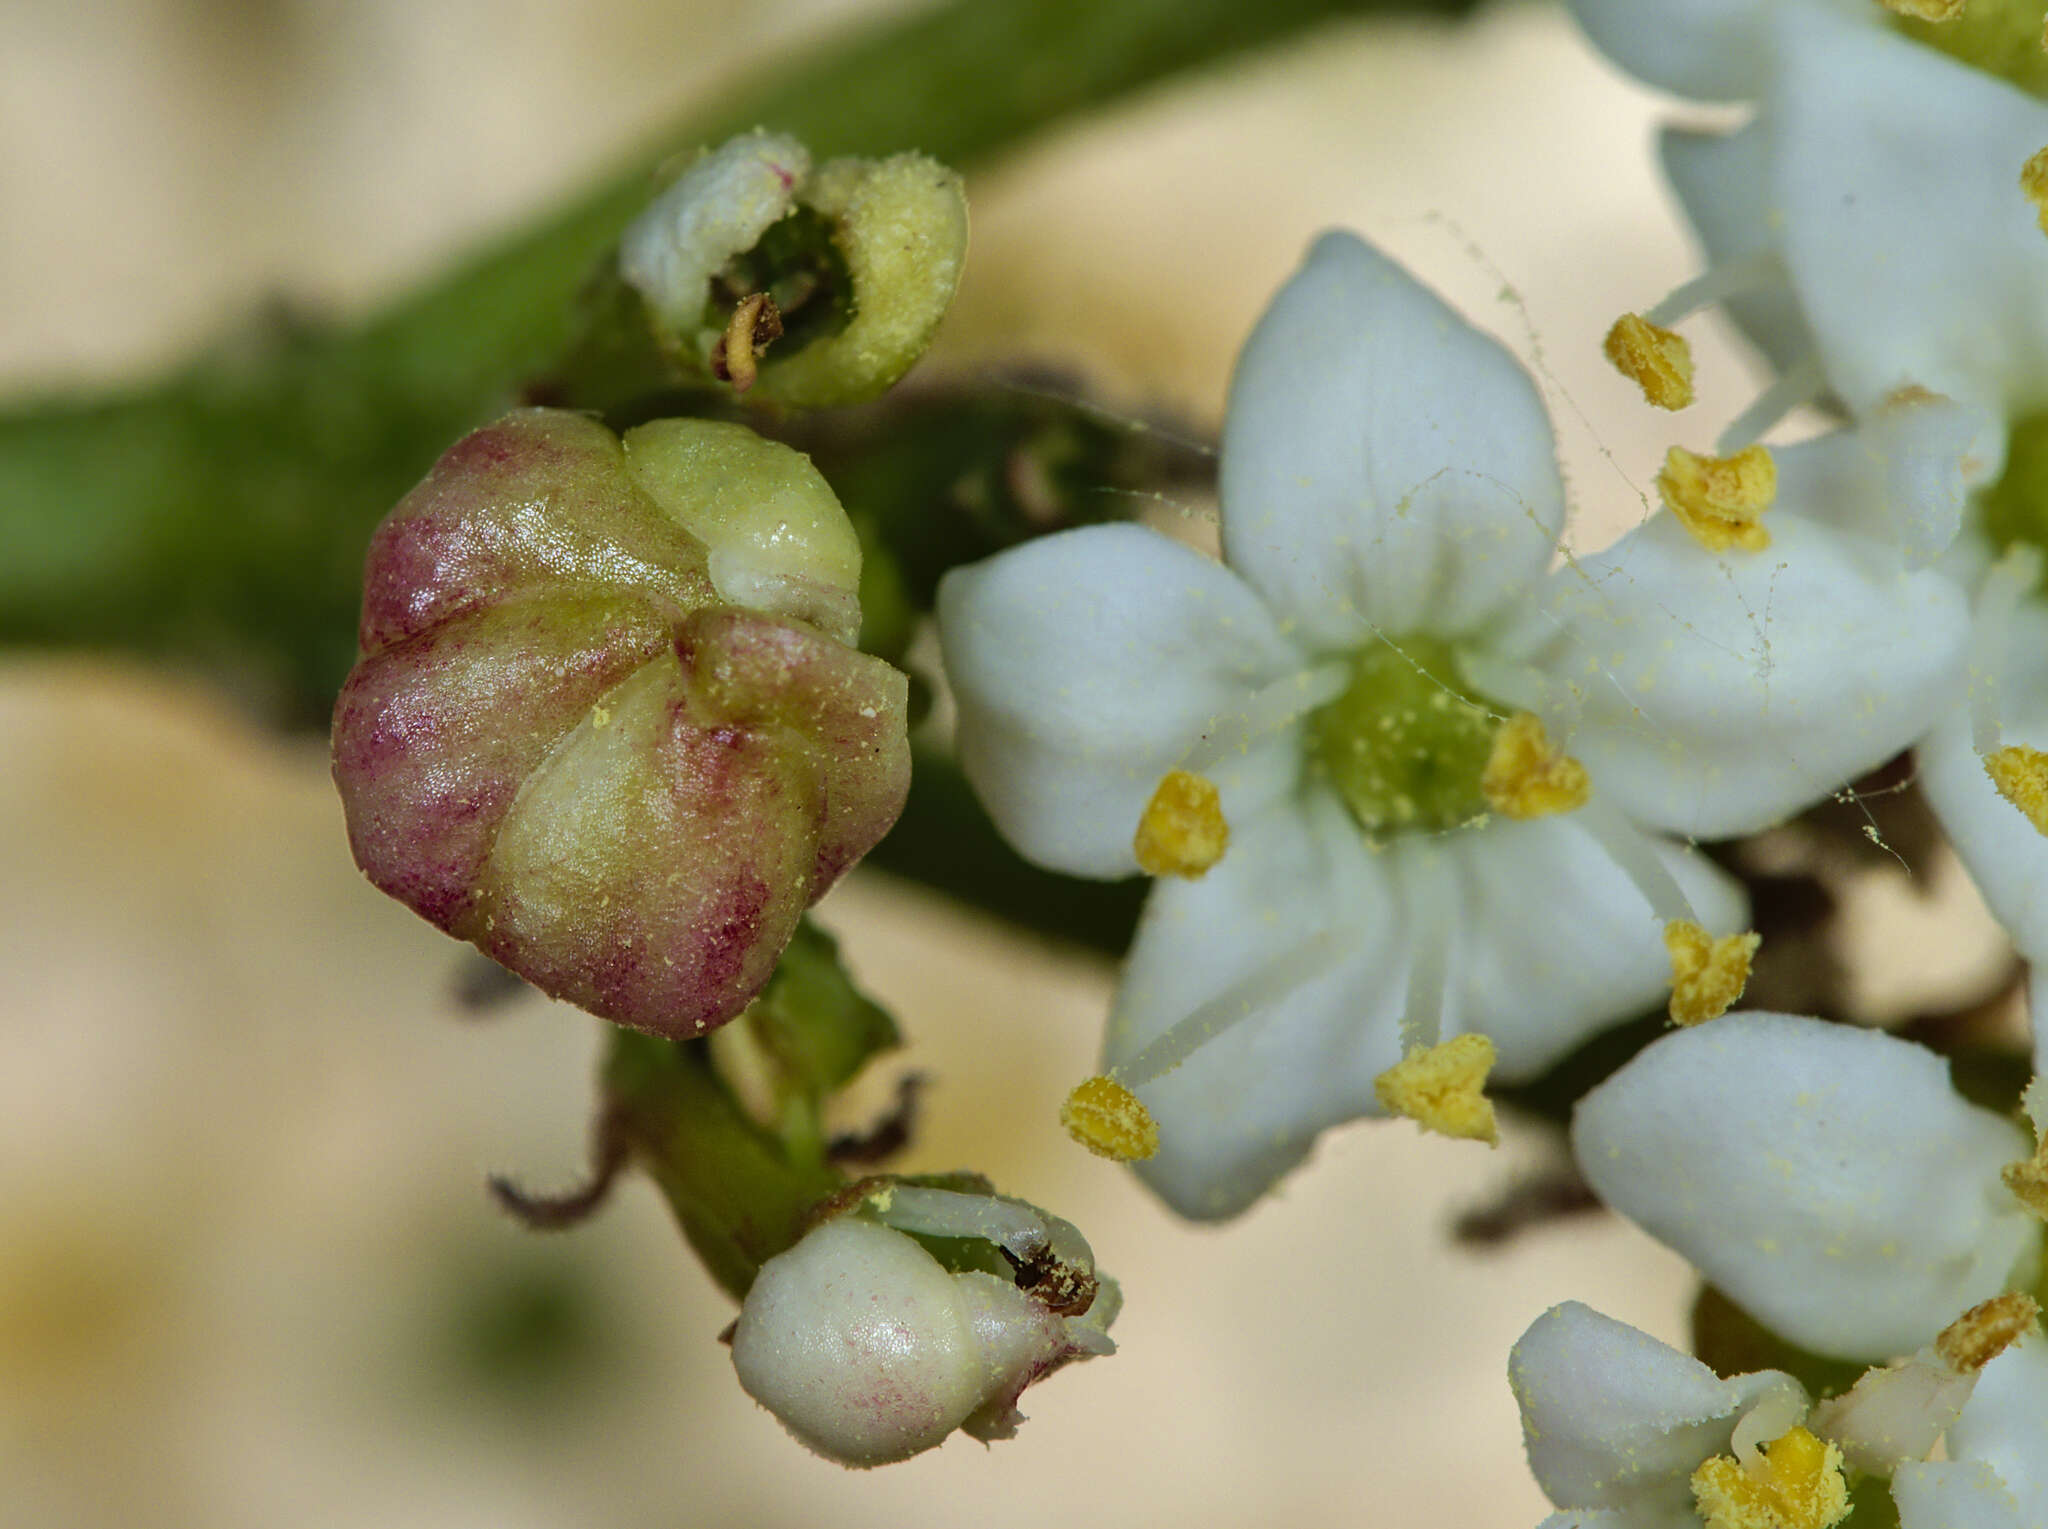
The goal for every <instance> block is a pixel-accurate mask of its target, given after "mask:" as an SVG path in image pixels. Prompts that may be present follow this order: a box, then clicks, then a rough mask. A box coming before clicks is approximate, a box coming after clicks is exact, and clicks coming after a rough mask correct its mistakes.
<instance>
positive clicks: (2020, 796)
mask: <svg viewBox="0 0 2048 1529" xmlns="http://www.w3.org/2000/svg"><path fill="white" fill-rule="evenodd" d="M1984 773H1985V774H1986V775H1988V776H1990V777H1991V784H1992V785H1994V786H1996V787H1997V788H1998V794H1999V795H2000V796H2002V797H2004V798H2005V799H2006V800H2007V801H2008V802H2011V803H2012V804H2013V806H2015V807H2017V808H2019V810H2020V811H2021V812H2022V813H2024V814H2025V815H2026V819H2027V821H2028V822H2029V823H2032V824H2033V825H2034V829H2035V831H2036V832H2038V833H2044V834H2048V754H2044V753H2042V752H2041V750H2039V749H2030V748H2028V747H2027V746H2026V745H2025V744H2024V743H2013V744H2008V745H2006V747H2004V748H2002V749H1993V750H1992V751H1991V752H1990V753H1989V754H1986V755H1985V756H1984Z"/></svg>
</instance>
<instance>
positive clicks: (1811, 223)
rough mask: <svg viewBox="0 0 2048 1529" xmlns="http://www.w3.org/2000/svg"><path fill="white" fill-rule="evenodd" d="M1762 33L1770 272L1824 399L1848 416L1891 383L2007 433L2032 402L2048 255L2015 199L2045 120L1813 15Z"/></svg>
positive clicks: (1994, 89) (2038, 381) (2047, 365)
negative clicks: (1774, 212) (1770, 183)
mask: <svg viewBox="0 0 2048 1529" xmlns="http://www.w3.org/2000/svg"><path fill="white" fill-rule="evenodd" d="M1775 25H1776V27H1777V34H1776V36H1777V47H1778V50H1779V53H1780V68H1779V72H1778V76H1777V79H1776V81H1775V83H1774V86H1773V89H1772V91H1771V94H1770V98H1769V107H1768V111H1769V113H1770V120H1771V121H1772V131H1773V132H1774V134H1775V135H1776V138H1777V143H1778V151H1777V166H1778V176H1779V181H1778V197H1777V200H1778V203H1779V205H1780V206H1781V207H1783V209H1784V211H1785V249H1786V256H1787V259H1788V261H1789V263H1790V265H1791V269H1792V275H1793V284H1794V286H1795V287H1796V288H1797V289H1798V292H1799V296H1800V301H1801V303H1802V305H1803V306H1804V308H1805V312H1806V319H1807V324H1808V326H1809V327H1810V328H1811V329H1812V331H1813V333H1814V335H1815V336H1816V338H1817V339H1818V341H1819V345H1820V358H1821V362H1822V364H1823V366H1824V367H1825V369H1826V372H1827V376H1828V380H1829V382H1830V383H1831V384H1832V386H1833V387H1834V390H1835V391H1836V393H1837V394H1839V395H1840V396H1841V398H1842V399H1843V400H1844V401H1845V402H1846V403H1847V404H1848V405H1849V407H1850V408H1851V409H1852V410H1853V411H1855V412H1857V413H1859V414H1860V413H1862V412H1864V411H1865V410H1867V409H1869V408H1871V407H1873V406H1874V405H1876V404H1877V403H1878V402H1880V401H1881V400H1882V399H1883V398H1884V397H1885V396H1886V395H1887V394H1889V393H1891V392H1892V391H1893V390H1894V389H1896V388H1898V387H1900V386H1901V385H1903V384H1908V383H1916V384H1918V385H1920V386H1922V387H1926V388H1931V389H1933V390H1934V391H1936V392H1938V393H1943V394H1946V395H1948V396H1949V397H1951V398H1955V399H1957V400H1959V401H1961V402H1963V403H1966V404H1971V405H1975V406H1978V407H1982V408H1986V409H1988V410H1990V411H1991V412H1993V413H1995V414H1998V415H2001V416H2003V417H2007V418H2010V417H2012V416H2013V415H2016V414H2021V413H2025V412H2027V411H2029V410H2032V409H2037V408H2040V407H2041V406H2042V405H2043V404H2044V403H2048V241H2044V239H2043V236H2042V232H2041V229H2040V226H2039V224H2038V222H2037V221H2036V215H2035V209H2034V207H2033V205H2032V204H2031V203H2030V202H2029V201H2028V200H2027V198H2026V197H2025V196H2023V195H2022V194H2021V193H2020V189H2019V173H2020V167H2021V166H2022V165H2023V164H2025V163H2026V161H2027V160H2028V158H2029V157H2030V156H2031V155H2033V154H2034V153H2035V152H2036V151H2038V150H2039V149H2041V148H2042V147H2043V146H2044V145H2048V105H2043V104H2042V103H2041V102H2038V101H2035V100H2033V99H2032V98H2030V97H2028V96H2026V95H2024V94H2023V93H2021V92H2020V91H2018V90H2016V89H2014V88H2013V87H2012V86H2010V85H2007V84H2005V83H2003V82H2002V81H2000V80H1998V79H1996V78H1995V77H1993V76H1991V75H1988V74H1985V73H1983V72H1981V71H1979V70H1975V69H1972V68H1969V67H1967V66H1965V65H1962V64H1959V63H1956V62H1955V61H1954V60H1952V59H1949V58H1947V57H1945V56H1944V55H1942V54H1941V53H1939V52H1937V51H1935V50H1934V49H1932V48H1927V47H1923V46H1921V45H1919V44H1917V43H1914V42H1911V41H1909V40H1908V39H1906V38H1905V37H1903V36H1900V35H1898V34H1896V33H1894V32H1892V31H1890V30H1888V29H1885V28H1880V27H1867V26H1860V25H1856V24H1853V23H1851V22H1847V21H1844V20H1843V19H1842V18H1841V17H1840V16H1838V15H1834V14H1830V13H1828V12H1827V11H1825V10H1817V9H1814V8H1812V7H1809V6H1803V5H1786V6H1782V7H1778V8H1777V11H1776V17H1775Z"/></svg>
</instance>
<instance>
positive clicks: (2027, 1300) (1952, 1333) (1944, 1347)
mask: <svg viewBox="0 0 2048 1529" xmlns="http://www.w3.org/2000/svg"><path fill="white" fill-rule="evenodd" d="M2040 1314H2041V1308H2040V1307H2039V1306H2038V1305H2036V1304H2035V1302H2034V1298H2033V1297H2032V1296H2030V1295H2027V1294H2024V1293H2023V1292H2021V1291H2018V1290H2008V1291H2006V1292H2005V1294H2003V1295H1994V1296H1993V1297H1992V1298H1991V1299H1990V1300H1988V1301H1979V1302H1978V1303H1977V1304H1976V1305H1975V1306H1972V1307H1971V1308H1970V1309H1969V1310H1968V1311H1966V1312H1964V1313H1963V1314H1962V1315H1961V1316H1959V1317H1957V1318H1956V1319H1955V1321H1953V1322H1951V1323H1949V1325H1948V1326H1946V1327H1944V1328H1943V1329H1942V1330H1941V1336H1940V1337H1938V1338H1936V1339H1935V1340H1934V1351H1935V1352H1936V1353H1937V1354H1939V1355H1941V1358H1942V1362H1943V1363H1944V1364H1946V1365H1947V1366H1948V1367H1949V1368H1950V1369H1952V1370H1954V1371H1955V1372H1956V1373H1957V1374H1958V1375H1974V1374H1976V1373H1977V1371H1979V1370H1981V1369H1983V1368H1984V1366H1985V1365H1987V1364H1989V1363H1991V1361H1992V1360H1994V1359H1996V1358H1997V1357H1998V1356H1999V1355H2000V1354H2002V1353H2004V1352H2005V1350H2006V1347H2007V1346H2008V1345H2009V1344H2011V1343H2012V1342H2013V1341H2014V1340H2015V1339H2016V1338H2018V1337H2019V1336H2020V1335H2021V1334H2022V1333H2024V1332H2026V1331H2027V1329H2028V1328H2030V1327H2032V1326H2033V1325H2034V1318H2036V1317H2037V1316H2039V1315H2040Z"/></svg>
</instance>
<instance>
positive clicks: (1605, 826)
mask: <svg viewBox="0 0 2048 1529" xmlns="http://www.w3.org/2000/svg"><path fill="white" fill-rule="evenodd" d="M1572 821H1573V822H1574V823H1576V824H1578V825H1580V826H1581V827H1583V828H1584V829H1585V830H1586V831H1587V832H1588V833H1590V834H1591V835H1592V836H1593V841H1594V842H1595V843H1596V844H1598V845H1599V846H1600V848H1601V851H1602V852H1603V853H1604V854H1605V855H1606V856H1607V858H1608V859H1609V860H1611V861H1613V862H1614V865H1615V867H1616V869H1618V870H1619V871H1620V872H1621V873H1622V875H1624V876H1626V877H1627V878H1628V879H1629V880H1630V881H1631V882H1632V883H1634V885H1635V889H1636V890H1637V891H1638V892H1640V893H1641V894H1642V896H1643V900H1644V901H1645V902H1647V903H1648V904H1649V905H1650V912H1651V914H1652V915H1654V916H1655V918H1656V920H1657V922H1658V923H1660V924H1670V923H1675V922H1687V923H1694V924H1697V923H1698V922H1699V915H1698V914H1696V913H1694V912H1693V907H1692V902H1691V900H1690V899H1688V898H1687V897H1686V895H1685V893H1684V891H1683V890H1682V889H1681V888H1680V887H1679V885H1678V882H1677V880H1676V879H1675V878H1673V876H1672V874H1671V873H1670V872H1669V871H1667V870H1666V869H1665V868H1664V862H1663V861H1661V860H1659V859H1658V858H1657V852H1656V850H1654V849H1653V848H1651V846H1650V841H1649V840H1648V839H1646V838H1645V837H1644V836H1643V835H1642V834H1641V833H1639V832H1637V831H1636V830H1635V829H1634V828H1632V827H1631V826H1630V825H1629V824H1628V823H1627V822H1626V821H1625V820H1624V819H1623V818H1622V817H1621V816H1620V815H1619V814H1618V813H1617V812H1616V811H1615V810H1614V808H1613V807H1612V805H1610V804H1609V803H1607V802H1604V801H1603V800H1601V798H1599V797H1597V796H1595V797H1594V798H1593V799H1592V800H1590V801H1588V802H1587V803H1586V805H1585V806H1583V807H1581V808H1580V809H1579V810H1578V812H1577V813H1575V814H1574V815H1573V818H1572Z"/></svg>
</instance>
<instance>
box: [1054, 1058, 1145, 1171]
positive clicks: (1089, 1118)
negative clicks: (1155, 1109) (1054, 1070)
mask: <svg viewBox="0 0 2048 1529" xmlns="http://www.w3.org/2000/svg"><path fill="white" fill-rule="evenodd" d="M1060 1124H1061V1125H1063V1126H1065V1127H1066V1128H1067V1134H1068V1135H1069V1136H1071V1137H1073V1138H1074V1140H1075V1141H1077V1142H1079V1143H1080V1144H1081V1145H1082V1146H1084V1147H1086V1148H1087V1149H1088V1150H1089V1151H1090V1152H1093V1153H1094V1154H1095V1155H1096V1156H1097V1157H1107V1158H1111V1159H1113V1160H1114V1161H1116V1162H1119V1163H1130V1162H1140V1161H1142V1160H1144V1159H1145V1158H1148V1157H1151V1156H1153V1155H1154V1154H1155V1153H1157V1152H1158V1151H1159V1122H1157V1121H1156V1120H1154V1119H1153V1118H1152V1112H1151V1111H1150V1110H1148V1109H1146V1108H1145V1106H1144V1105H1143V1104H1141V1103H1139V1102H1138V1096H1137V1095H1136V1094H1134V1093H1132V1092H1131V1091H1130V1090H1129V1089H1127V1088H1125V1087H1124V1086H1123V1084H1121V1083H1119V1082H1117V1080H1116V1079H1114V1078H1111V1077H1103V1076H1097V1077H1093V1078H1090V1079H1088V1080H1087V1081H1086V1082H1084V1083H1081V1084H1079V1085H1077V1086H1076V1087H1075V1089H1074V1091H1073V1092H1072V1093H1071V1094H1068V1095H1067V1102H1066V1103H1065V1104H1062V1105H1061V1106H1060Z"/></svg>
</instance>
